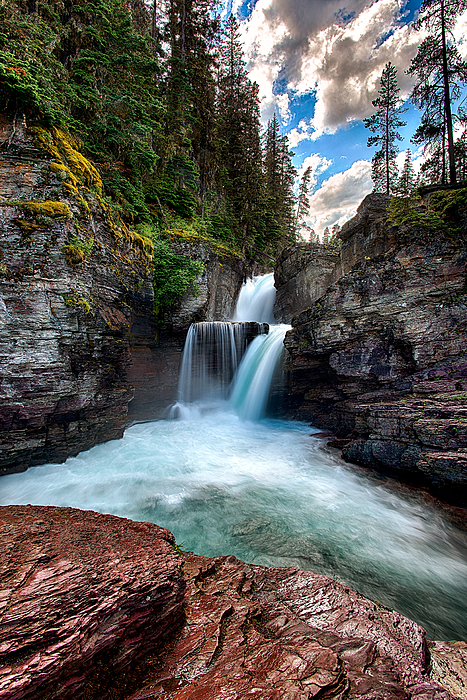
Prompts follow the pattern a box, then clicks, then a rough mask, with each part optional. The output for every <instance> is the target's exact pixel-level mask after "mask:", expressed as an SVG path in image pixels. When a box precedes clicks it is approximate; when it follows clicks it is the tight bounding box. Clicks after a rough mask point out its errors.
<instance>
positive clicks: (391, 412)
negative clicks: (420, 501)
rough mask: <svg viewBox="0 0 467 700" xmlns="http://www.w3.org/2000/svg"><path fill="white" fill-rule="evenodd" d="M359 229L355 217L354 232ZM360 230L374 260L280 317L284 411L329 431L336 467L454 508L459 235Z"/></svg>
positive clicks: (461, 352)
mask: <svg viewBox="0 0 467 700" xmlns="http://www.w3.org/2000/svg"><path fill="white" fill-rule="evenodd" d="M367 199H368V198H367ZM367 204H368V202H367ZM365 221H366V220H364V221H363V222H362V217H361V216H357V217H356V221H355V229H356V230H355V232H354V233H355V236H357V237H358V236H360V237H362V236H364V234H365V225H367V224H365ZM368 226H370V229H369V230H370V233H371V232H373V234H374V236H373V245H374V246H376V245H377V242H378V240H379V239H378V236H379V237H380V239H381V238H382V239H384V240H383V241H381V245H380V250H381V251H383V253H382V254H381V255H380V256H379V257H375V258H374V259H372V260H370V258H369V256H367V258H366V259H364V260H360V262H359V263H356V264H355V265H353V267H352V269H351V270H350V271H349V272H347V273H346V274H344V275H343V276H341V277H340V279H338V280H337V281H336V282H335V283H334V284H332V285H331V286H330V287H329V288H328V289H327V290H326V291H325V292H324V294H322V295H321V297H320V298H319V299H317V300H316V301H315V302H314V303H312V304H311V305H310V307H309V308H308V309H306V310H305V311H303V312H302V313H300V314H298V315H297V316H295V317H294V318H293V320H292V325H293V327H294V328H293V330H292V331H291V332H290V333H289V334H288V335H287V337H286V341H285V345H286V347H287V350H288V351H289V359H290V362H289V365H288V369H289V370H290V371H291V373H290V376H291V394H292V397H293V401H294V402H295V407H296V413H295V415H296V417H299V418H301V419H304V420H309V421H310V422H312V423H313V424H314V425H316V426H318V427H320V428H324V429H327V430H331V431H333V432H334V433H335V434H336V436H337V438H338V440H337V441H334V442H332V443H331V444H332V445H333V446H336V447H337V446H339V447H341V448H342V447H343V456H344V458H345V459H347V460H348V461H351V462H355V463H357V464H361V465H364V466H370V467H372V468H376V469H378V470H380V471H383V472H385V473H389V474H392V475H395V476H397V477H398V478H401V479H402V480H406V481H409V482H411V483H415V484H418V485H424V486H428V487H429V488H430V489H431V491H432V492H433V493H435V495H437V496H440V497H442V498H444V499H446V500H448V501H451V502H452V503H455V504H457V505H461V506H465V505H467V408H466V406H467V287H466V261H467V250H466V247H465V239H463V238H462V237H457V239H455V238H453V237H449V236H445V235H443V234H442V233H437V234H436V235H433V236H431V238H430V236H429V235H428V233H427V232H426V231H419V232H416V231H415V232H414V231H413V230H412V231H405V232H404V231H399V232H397V231H395V229H394V227H390V226H389V224H388V223H387V221H386V223H385V224H384V222H382V221H381V220H380V221H379V224H378V227H376V224H375V223H374V222H373V223H371V221H370V224H368ZM372 227H373V228H372ZM373 229H374V230H373ZM346 231H347V234H349V233H350V232H351V231H352V227H351V226H350V225H348V226H347V229H346ZM386 233H387V235H386ZM396 234H397V235H396ZM366 235H367V237H368V235H369V232H368V231H366ZM349 241H350V239H349V238H348V239H346V242H347V244H349V245H350V243H349ZM384 241H386V244H387V247H386V248H385V243H384ZM342 255H343V256H344V258H345V256H346V253H345V251H344V252H343V253H342ZM345 259H347V258H345Z"/></svg>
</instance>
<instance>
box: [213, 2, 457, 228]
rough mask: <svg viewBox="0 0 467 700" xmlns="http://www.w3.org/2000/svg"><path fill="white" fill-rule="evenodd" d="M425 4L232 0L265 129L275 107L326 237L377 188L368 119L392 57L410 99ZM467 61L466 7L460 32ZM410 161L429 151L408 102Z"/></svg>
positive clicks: (315, 221)
mask: <svg viewBox="0 0 467 700" xmlns="http://www.w3.org/2000/svg"><path fill="white" fill-rule="evenodd" d="M420 5H421V0H226V5H225V8H226V11H227V12H234V13H235V14H236V15H237V17H238V18H239V19H240V20H241V32H242V38H243V41H244V50H245V60H246V61H247V68H248V71H249V75H250V78H251V79H252V80H254V81H256V82H257V83H258V85H259V95H260V99H261V115H262V122H263V124H264V125H266V124H267V122H268V120H269V119H270V118H271V117H272V116H273V114H274V113H276V114H277V115H278V117H279V120H280V123H281V128H282V133H284V134H287V135H288V137H289V143H290V147H291V150H292V151H293V152H294V153H295V156H294V158H293V163H294V165H295V167H296V168H297V170H298V175H299V177H300V175H301V174H303V172H304V170H305V169H306V168H307V167H308V166H311V167H312V172H313V176H312V188H311V194H310V220H309V222H308V223H309V224H310V225H311V226H312V228H314V229H315V231H316V232H317V233H318V234H320V235H321V234H322V231H323V229H324V228H325V226H329V227H332V225H333V224H335V223H338V224H340V225H342V224H343V223H344V222H345V221H347V220H348V219H350V218H351V217H352V216H354V215H355V212H356V210H357V207H358V205H359V204H360V202H361V201H362V199H363V198H364V197H365V195H366V194H368V193H369V192H371V190H372V188H373V183H372V180H371V158H372V156H373V153H374V151H375V149H374V148H368V147H367V145H366V144H367V139H368V137H369V135H370V132H369V130H368V129H366V128H365V126H364V124H363V121H362V120H363V119H364V118H365V117H368V116H370V115H371V114H372V113H373V112H374V107H373V106H372V103H371V102H372V100H373V99H375V98H376V97H377V93H378V89H379V80H380V77H381V73H382V71H383V69H384V66H385V65H386V63H387V62H388V61H391V62H392V64H393V65H395V66H396V68H397V69H398V85H399V87H400V89H401V97H402V98H403V99H404V100H407V98H408V97H409V95H410V92H411V89H412V86H413V83H412V79H411V77H410V76H408V75H406V73H405V71H406V70H407V68H408V67H409V65H410V62H411V59H412V58H413V57H414V56H415V54H416V53H417V49H418V46H419V44H420V42H421V40H422V39H423V36H424V35H423V34H422V32H420V31H416V30H415V29H414V27H413V21H414V19H415V18H416V16H417V11H418V9H419V7H420ZM455 35H456V38H457V39H458V41H459V49H460V51H461V54H462V55H463V56H464V57H467V42H466V43H465V44H464V43H463V42H462V37H463V36H466V37H467V13H465V14H464V15H463V16H461V17H460V18H459V20H458V23H457V26H456V29H455ZM405 107H406V108H407V112H406V113H405V114H404V115H403V117H402V118H403V119H404V121H407V126H406V127H403V128H402V129H401V130H400V131H401V135H402V137H403V140H402V141H401V142H398V145H399V148H400V150H401V153H400V154H399V156H398V160H399V163H400V165H401V166H402V163H403V160H404V158H405V149H408V148H410V149H411V151H412V154H413V155H412V158H413V162H414V165H415V167H416V168H417V166H419V164H420V162H421V161H422V158H423V156H422V153H421V149H418V150H417V147H416V146H414V145H413V144H412V143H411V142H410V139H411V136H412V135H413V133H414V132H415V129H416V128H417V126H418V124H419V120H420V113H419V112H418V110H417V109H415V107H414V106H413V105H412V104H411V103H410V102H409V101H407V103H406V105H405Z"/></svg>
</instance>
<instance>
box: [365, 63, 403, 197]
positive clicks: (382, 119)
mask: <svg viewBox="0 0 467 700" xmlns="http://www.w3.org/2000/svg"><path fill="white" fill-rule="evenodd" d="M396 75H397V68H395V67H394V66H393V65H392V63H391V62H390V61H389V63H386V66H385V68H384V70H383V73H382V75H381V81H380V89H379V91H378V94H379V97H377V98H376V100H373V102H372V104H373V106H374V107H376V108H377V109H376V112H375V113H374V114H373V115H372V116H371V117H368V118H367V119H364V123H365V126H366V127H367V128H368V129H370V131H372V132H373V133H375V134H376V136H370V137H369V139H368V146H375V145H378V146H380V149H379V150H378V151H377V153H375V155H374V157H373V165H374V169H375V175H376V177H377V180H376V181H375V180H374V183H375V189H376V191H385V192H386V194H390V193H391V189H392V182H393V178H394V173H395V163H394V159H395V157H396V155H397V153H398V148H397V147H396V143H395V142H396V141H400V140H401V139H402V137H401V136H400V134H399V132H398V129H399V128H400V127H401V126H405V125H406V122H403V121H401V119H400V116H399V115H400V114H402V112H404V111H406V110H405V109H402V106H401V104H402V102H401V99H400V96H399V93H400V89H399V88H398V87H397V79H396ZM383 168H384V179H385V182H384V190H382V182H381V175H382V169H383Z"/></svg>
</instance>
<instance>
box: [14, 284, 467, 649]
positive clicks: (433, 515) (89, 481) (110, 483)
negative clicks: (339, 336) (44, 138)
mask: <svg viewBox="0 0 467 700" xmlns="http://www.w3.org/2000/svg"><path fill="white" fill-rule="evenodd" d="M270 289H271V277H269V282H265V281H264V278H262V279H260V280H259V282H258V284H257V285H256V290H257V293H258V294H259V296H263V295H264V298H262V299H258V298H255V287H253V283H252V284H250V285H249V287H248V288H245V292H246V293H248V294H249V295H250V301H252V302H254V303H255V304H256V307H255V310H254V312H253V313H249V311H248V309H249V308H253V306H250V307H249V306H248V303H246V302H245V299H242V298H241V299H240V302H241V303H243V302H245V305H244V307H243V310H240V311H239V310H238V312H237V313H238V315H237V319H236V320H238V321H242V320H245V321H246V320H248V321H249V320H256V321H263V320H264V319H266V318H268V319H269V321H270V320H271V318H272V303H273V293H271V291H270ZM266 292H267V294H266ZM268 294H269V299H268V300H266V297H267V295H268ZM271 299H272V302H271ZM260 302H261V303H260ZM263 302H264V303H263ZM241 303H239V309H240V307H241ZM248 316H254V318H253V317H252V318H247V317H248ZM218 330H219V332H221V334H223V335H224V337H225V339H226V340H225V348H224V350H222V351H221V352H220V355H216V360H215V363H217V364H219V365H221V364H222V363H223V362H225V363H226V365H228V367H229V371H230V372H232V371H234V367H233V366H234V365H235V366H237V365H238V367H237V371H236V374H235V378H234V380H233V387H232V390H231V392H230V395H228V394H229V392H227V391H226V387H225V383H223V382H222V381H221V382H220V383H217V384H216V381H215V379H214V380H212V377H211V376H210V370H209V372H208V375H206V376H207V378H206V383H207V386H206V396H205V397H203V396H202V394H203V391H202V386H201V384H202V382H200V383H197V382H198V380H196V379H195V380H193V377H191V378H190V370H189V367H187V368H186V376H185V377H183V376H182V378H181V383H182V384H183V382H188V383H190V382H191V387H193V386H195V387H196V394H197V397H198V398H196V400H192V399H193V396H192V389H190V394H189V395H188V396H187V395H186V394H183V386H182V387H181V393H180V400H179V402H178V403H177V404H176V408H175V409H174V411H173V416H174V417H175V418H176V419H169V420H159V421H155V422H152V423H144V424H138V425H134V426H132V427H131V428H129V429H128V430H127V431H126V433H125V435H124V437H123V439H122V440H116V441H112V442H109V443H106V444H104V445H98V446H96V447H94V448H93V449H91V450H89V451H87V452H82V453H81V454H80V455H78V456H77V457H75V458H72V459H68V460H67V462H66V463H65V464H61V465H56V464H47V465H43V466H41V467H34V468H31V469H29V470H28V471H27V472H25V473H21V474H13V475H10V476H5V477H2V478H1V480H0V503H1V504H22V503H35V504H44V505H45V504H47V505H58V506H74V507H77V508H83V509H92V510H97V511H100V512H103V513H114V514H115V515H120V516H125V517H128V518H132V519H134V520H149V521H153V522H156V523H158V524H159V525H163V526H165V527H167V528H169V529H170V530H171V531H172V532H173V533H174V535H175V537H176V539H177V542H178V543H180V544H181V545H182V546H183V548H184V549H188V550H193V551H195V552H197V553H199V554H205V555H207V556H215V555H222V554H234V555H235V556H237V557H238V558H240V559H242V560H244V561H248V562H251V563H256V564H263V565H267V566H297V567H300V568H302V569H308V570H312V571H315V572H317V573H324V574H327V575H329V576H331V577H332V578H335V579H337V580H339V581H342V582H344V583H346V584H348V585H350V586H352V587H354V588H356V589H357V590H359V591H360V592H361V593H363V594H364V595H366V596H368V597H369V598H372V599H373V600H375V601H378V602H380V603H383V604H385V605H387V606H389V607H391V608H395V609H396V610H399V611H400V612H402V613H404V614H406V615H408V616H409V617H411V618H412V619H414V620H416V621H417V622H419V623H420V624H422V625H423V626H424V627H425V628H426V629H427V632H428V636H429V638H434V639H459V640H460V639H464V640H467V535H466V533H465V532H463V531H461V530H459V529H457V528H456V527H455V526H454V525H453V524H451V522H450V521H449V520H447V519H446V518H445V516H444V514H443V511H442V510H440V509H438V508H436V507H433V506H430V505H428V504H427V503H426V502H424V500H423V498H422V496H420V495H417V494H416V493H415V492H413V491H412V490H409V489H405V488H402V487H398V486H397V485H396V484H392V483H389V484H388V483H386V482H383V481H381V480H379V479H378V478H377V477H376V476H373V475H371V474H370V473H369V472H366V471H364V470H362V469H359V468H358V467H352V466H351V465H347V464H345V463H344V462H343V461H342V460H341V459H340V458H339V457H338V456H337V455H338V453H337V451H333V450H330V449H326V448H325V447H324V446H323V440H320V439H317V438H315V437H313V433H316V432H317V431H315V430H314V429H313V428H309V427H308V426H307V425H305V424H303V423H296V422H292V421H282V420H273V419H270V418H264V417H262V418H261V416H262V415H263V412H264V410H265V406H266V401H267V393H268V386H269V383H270V381H271V378H272V377H273V375H274V371H275V368H276V367H277V363H278V361H279V359H280V354H281V349H282V338H283V336H284V334H285V332H286V330H287V327H286V326H274V327H272V328H271V330H270V332H269V334H268V335H263V336H260V337H258V338H257V339H255V340H253V341H252V342H251V343H250V345H249V347H248V349H247V351H246V352H245V354H244V356H243V359H242V361H241V362H240V363H239V364H238V361H237V360H238V358H236V356H234V353H233V349H232V347H233V346H232V345H229V344H230V340H229V338H230V339H232V338H233V340H234V341H235V334H234V333H231V332H230V330H229V329H228V328H223V329H220V328H218V329H217V330H216V331H215V332H216V333H217V332H218ZM205 331H206V332H207V333H210V331H209V330H208V329H207V328H205V329H204V330H200V332H201V333H204V332H205ZM196 332H198V331H196ZM213 332H214V331H213ZM237 341H238V338H237ZM198 345H199V344H198ZM229 347H230V349H229ZM236 347H238V342H237V343H236ZM198 351H199V347H198V349H197V350H196V352H198ZM210 352H212V348H211V350H210ZM216 352H217V351H216ZM195 354H196V353H195ZM219 358H220V359H219ZM186 359H187V356H185V360H186ZM203 361H204V360H203ZM187 362H188V360H187ZM195 364H196V366H197V367H199V363H195ZM210 366H211V365H210ZM201 367H203V364H202V362H201ZM205 369H206V367H205ZM197 371H198V370H196V372H197ZM202 371H204V370H202ZM221 373H222V371H221ZM211 380H212V381H211ZM213 385H215V386H217V390H213ZM265 387H266V388H265ZM185 388H186V387H185Z"/></svg>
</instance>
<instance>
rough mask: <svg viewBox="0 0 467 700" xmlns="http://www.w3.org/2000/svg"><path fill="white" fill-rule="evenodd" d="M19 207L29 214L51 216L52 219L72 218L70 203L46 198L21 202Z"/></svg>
mask: <svg viewBox="0 0 467 700" xmlns="http://www.w3.org/2000/svg"><path fill="white" fill-rule="evenodd" d="M18 207H19V208H20V209H22V210H23V211H26V212H27V213H28V214H33V215H42V216H50V217H51V218H52V219H70V218H71V211H70V207H69V206H68V204H65V203H64V202H55V201H52V200H46V201H45V202H19V203H18Z"/></svg>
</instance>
